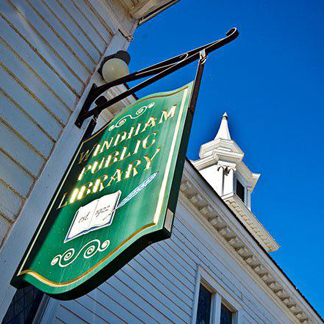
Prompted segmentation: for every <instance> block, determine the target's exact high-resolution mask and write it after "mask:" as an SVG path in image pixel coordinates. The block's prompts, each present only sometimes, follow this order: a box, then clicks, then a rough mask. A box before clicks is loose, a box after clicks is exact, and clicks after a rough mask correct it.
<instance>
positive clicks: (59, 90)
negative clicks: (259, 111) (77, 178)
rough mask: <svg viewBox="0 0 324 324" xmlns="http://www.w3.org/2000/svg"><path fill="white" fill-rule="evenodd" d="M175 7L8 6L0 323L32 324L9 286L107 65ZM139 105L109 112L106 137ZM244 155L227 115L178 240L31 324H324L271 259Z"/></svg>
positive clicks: (181, 210) (71, 0)
mask: <svg viewBox="0 0 324 324" xmlns="http://www.w3.org/2000/svg"><path fill="white" fill-rule="evenodd" d="M174 2H176V1H173V2H170V3H169V2H168V1H161V0H160V1H159V0H155V1H154V0H120V1H117V0H78V1H76V0H51V1H46V0H25V1H21V0H20V1H19V0H3V1H2V2H1V5H0V73H1V79H0V80H1V81H0V96H1V99H0V197H1V198H0V321H2V320H3V319H4V321H6V322H4V323H6V324H9V323H12V324H13V323H24V322H26V321H25V319H21V320H20V319H18V316H20V315H19V314H21V313H19V309H18V306H19V305H21V302H22V301H23V302H25V303H27V302H28V300H27V299H28V294H29V293H30V292H28V291H27V292H24V294H21V293H20V292H19V291H18V292H16V290H15V289H14V288H13V287H12V286H10V284H9V282H10V280H11V278H12V276H13V274H14V272H15V270H16V268H17V266H18V263H19V261H20V260H21V258H22V256H23V254H24V252H25V249H26V246H27V244H28V243H29V241H30V240H31V237H32V235H33V233H34V232H35V229H36V227H37V225H38V223H39V221H40V219H41V217H42V215H43V213H44V211H45V209H46V208H47V205H48V203H49V201H50V199H51V197H52V195H53V193H54V191H55V189H56V187H57V185H58V183H59V181H60V179H61V177H62V175H63V173H64V171H65V168H66V166H67V164H68V162H69V161H70V158H71V156H72V154H73V152H74V150H75V148H76V146H77V145H78V143H79V141H80V139H81V138H82V135H83V132H84V130H85V128H86V126H87V125H86V124H85V125H84V126H83V129H81V130H80V129H78V128H77V127H75V125H74V122H75V119H76V117H77V115H78V113H79V111H80V108H81V106H82V103H83V102H84V99H85V97H86V95H87V93H88V91H89V89H90V87H91V85H92V84H93V82H95V83H96V84H100V83H102V80H101V77H100V76H99V75H98V73H96V70H97V68H98V65H99V63H100V61H101V60H102V58H103V57H104V56H107V55H109V54H111V53H114V52H116V51H117V50H120V49H126V48H127V46H128V45H129V42H130V41H131V40H132V34H133V32H134V30H135V28H136V27H137V26H138V23H139V22H145V20H146V19H149V18H150V17H151V16H154V15H155V14H157V13H159V12H160V11H162V9H161V10H159V8H160V7H161V6H163V5H165V6H164V7H163V8H166V7H168V6H169V5H171V4H172V3H174ZM150 15H151V16H150ZM141 28H145V25H143V27H141ZM135 41H136V40H135ZM120 91H123V89H122V88H118V89H114V90H113V91H110V92H109V93H108V96H109V97H113V96H115V95H116V94H117V93H118V92H120ZM133 100H134V99H133V98H128V99H126V100H124V101H123V102H121V103H120V104H118V105H115V106H114V107H113V108H112V109H110V110H109V111H107V112H105V113H104V114H102V115H101V117H100V120H99V124H98V127H100V126H102V125H103V124H104V123H105V122H106V121H107V120H109V119H110V118H111V117H112V115H113V114H114V113H116V112H117V111H119V110H120V109H122V108H123V107H125V106H126V105H127V104H129V103H130V102H132V101H133ZM243 156H244V153H243V152H242V150H241V149H240V147H239V146H238V145H237V144H236V142H235V141H234V140H232V139H231V136H230V132H229V129H228V117H227V115H224V116H223V118H222V121H221V125H220V128H219V131H218V133H217V135H216V137H215V139H214V140H212V141H210V142H208V143H206V144H204V145H202V147H201V150H200V159H199V160H198V161H196V162H190V161H187V162H186V164H185V169H184V174H183V178H182V184H181V191H180V196H179V201H178V206H177V211H176V215H175V221H174V228H173V234H172V237H171V238H170V239H168V240H165V241H162V242H159V243H156V244H153V245H152V246H150V247H149V248H147V249H146V250H144V251H143V252H142V253H140V254H139V255H138V256H137V257H136V258H134V259H133V260H132V261H131V262H129V263H128V264H127V265H126V266H124V267H123V268H122V269H121V270H120V271H118V272H117V273H116V274H115V275H114V276H113V277H112V278H110V279H109V280H108V281H107V282H105V283H104V284H102V285H101V286H99V287H98V288H97V289H95V290H93V291H92V292H90V293H89V294H87V295H86V296H84V297H81V298H79V299H76V300H73V301H57V300H54V299H52V298H49V297H47V296H41V297H42V299H41V300H40V303H38V304H37V305H38V309H37V312H36V317H35V318H34V320H33V322H34V323H35V324H36V323H68V324H78V323H80V324H91V323H102V324H106V323H131V324H133V323H134V324H137V323H147V324H151V323H163V324H164V323H176V324H178V323H188V324H189V323H192V324H195V323H199V324H202V323H208V319H209V323H213V324H220V323H221V324H225V323H231V324H241V323H244V324H247V323H249V324H252V323H267V324H270V323H271V324H275V323H280V324H287V323H295V324H300V323H303V324H310V323H312V324H318V323H323V320H322V319H321V318H320V316H319V315H318V314H317V313H316V311H315V310H314V309H313V308H312V306H311V305H310V304H309V303H308V302H307V300H306V299H305V298H304V297H303V296H302V294H301V293H300V292H299V291H298V290H297V289H296V287H295V286H294V285H293V283H292V282H291V281H290V280H289V278H287V276H286V275H285V274H284V273H283V271H282V270H281V269H280V268H279V267H278V265H277V264H276V263H275V262H274V261H273V259H272V258H271V255H270V254H271V251H274V250H276V249H278V248H279V245H278V244H277V242H276V241H275V239H274V238H273V237H272V236H271V235H270V234H269V233H268V232H267V231H266V229H265V228H264V227H263V226H262V224H261V223H260V222H259V221H258V219H257V217H256V216H255V215H254V214H253V213H252V211H251V194H252V191H253V190H254V187H255V185H256V183H257V181H258V178H259V175H258V174H255V173H253V172H251V171H250V170H249V168H248V167H247V166H246V165H245V163H244V162H243ZM296 240H297V238H296ZM202 287H204V288H202ZM14 296H15V297H14ZM203 296H204V299H202V297H203ZM13 297H14V301H16V308H15V307H13V306H9V305H10V303H11V301H12V299H13ZM11 305H13V304H11ZM17 309H18V310H17ZM16 311H17V314H18V315H17V316H16V315H15V312H16ZM10 312H11V314H10ZM11 315H12V317H10V316H11ZM204 316H205V317H206V318H208V319H207V320H206V321H205V322H203V320H204V319H203V317H204ZM197 317H199V320H197ZM14 318H15V319H14ZM230 318H231V319H230ZM14 320H16V322H15V321H14Z"/></svg>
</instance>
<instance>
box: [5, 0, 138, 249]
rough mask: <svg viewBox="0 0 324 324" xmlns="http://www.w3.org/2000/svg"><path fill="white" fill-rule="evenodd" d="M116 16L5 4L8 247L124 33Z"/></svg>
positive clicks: (105, 5) (89, 7) (32, 1)
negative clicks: (19, 219)
mask: <svg viewBox="0 0 324 324" xmlns="http://www.w3.org/2000/svg"><path fill="white" fill-rule="evenodd" d="M96 1H99V2H100V4H99V6H97V5H96ZM98 10H101V12H100V13H99V12H98ZM109 10H111V9H110V6H109V1H104V2H101V1H100V0H95V1H93V2H89V1H88V0H85V1H83V0H78V1H74V0H53V1H46V0H26V1H21V0H3V1H1V5H0V80H1V83H0V226H1V227H0V228H1V229H0V247H1V244H2V243H3V240H4V238H5V237H6V235H7V233H8V230H9V229H10V227H11V226H12V224H13V223H14V221H15V220H16V218H17V216H18V214H19V212H20V210H21V208H22V206H23V203H24V201H25V200H26V198H28V195H29V193H30V191H31V189H32V187H33V184H34V183H35V181H36V180H37V178H38V177H39V175H40V173H41V171H42V169H43V166H44V164H45V163H46V161H47V160H48V159H49V157H50V155H51V153H52V151H53V149H54V147H55V143H56V142H57V140H58V139H59V138H60V136H61V134H62V131H63V129H64V127H65V126H66V124H67V123H68V121H69V118H70V115H71V113H72V112H73V110H74V109H75V107H76V105H77V103H78V100H79V98H80V97H81V95H82V93H83V90H84V89H85V87H86V85H87V84H88V82H89V80H90V78H91V76H92V74H93V73H94V71H95V70H96V68H97V66H98V63H99V61H100V59H101V57H102V55H103V53H104V52H105V51H106V49H107V47H108V45H109V44H110V41H111V40H112V37H113V35H114V32H113V30H114V31H116V30H118V28H117V27H116V26H115V27H114V29H113V28H112V27H110V26H114V24H115V22H113V21H112V20H111V19H110V17H111V16H110V15H111V14H109ZM127 19H129V20H130V18H129V17H128V18H127ZM127 19H126V20H127ZM132 23H134V21H132ZM121 37H122V36H121Z"/></svg>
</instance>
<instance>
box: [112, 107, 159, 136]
mask: <svg viewBox="0 0 324 324" xmlns="http://www.w3.org/2000/svg"><path fill="white" fill-rule="evenodd" d="M154 105H155V103H154V102H151V103H150V104H148V105H147V106H142V107H141V108H139V109H138V110H137V111H136V112H135V116H132V115H126V116H124V117H123V118H121V119H119V120H118V122H117V123H116V124H115V125H111V126H110V127H109V130H110V131H112V130H113V129H114V128H118V127H120V126H122V125H124V124H125V123H126V121H127V118H130V119H136V118H138V117H140V116H142V115H143V114H144V112H145V111H146V110H147V109H150V108H152V107H153V106H154Z"/></svg>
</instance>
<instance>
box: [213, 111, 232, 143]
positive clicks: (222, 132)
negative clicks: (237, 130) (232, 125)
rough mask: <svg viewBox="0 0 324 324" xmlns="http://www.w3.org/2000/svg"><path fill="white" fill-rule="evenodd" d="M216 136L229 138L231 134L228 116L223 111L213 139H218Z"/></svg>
mask: <svg viewBox="0 0 324 324" xmlns="http://www.w3.org/2000/svg"><path fill="white" fill-rule="evenodd" d="M218 138H223V139H227V140H231V134H230V132H229V129H228V116H227V114H226V113H224V115H223V117H222V121H221V124H220V127H219V130H218V132H217V135H216V137H215V139H218Z"/></svg>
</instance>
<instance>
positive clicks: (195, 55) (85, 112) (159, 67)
mask: <svg viewBox="0 0 324 324" xmlns="http://www.w3.org/2000/svg"><path fill="white" fill-rule="evenodd" d="M238 34H239V33H238V30H237V28H232V29H230V30H229V31H228V32H227V33H226V37H224V38H221V39H219V40H217V41H214V42H212V43H209V44H206V45H204V46H201V47H198V48H196V49H193V50H191V51H189V52H186V53H183V54H180V55H178V56H175V57H173V58H170V59H168V60H165V61H163V62H160V63H157V64H154V65H152V66H150V67H147V68H144V69H142V70H140V71H137V72H134V73H131V74H129V75H127V76H125V77H122V78H120V79H117V80H115V81H112V82H109V83H107V84H104V85H102V86H100V87H92V88H91V90H90V92H89V94H88V97H87V99H86V100H85V102H84V104H83V107H82V109H81V112H80V114H79V116H78V118H77V120H76V122H75V124H76V125H77V126H78V127H81V125H82V123H83V121H84V120H85V119H87V118H89V117H90V116H95V118H96V117H98V116H99V114H100V113H101V112H102V111H103V110H104V109H106V108H108V107H110V106H111V105H113V104H115V103H117V102H118V101H120V100H122V99H125V98H126V97H128V96H130V95H132V94H134V93H135V92H136V91H139V90H141V89H143V88H145V87H147V86H148V85H150V84H152V83H154V82H156V81H158V80H160V79H162V78H163V77H165V76H167V75H169V74H171V73H173V72H174V71H177V70H178V69H180V68H182V67H184V66H186V65H188V64H190V63H191V62H193V61H196V60H199V59H200V52H201V51H205V53H206V55H208V54H209V53H211V52H213V51H215V50H216V49H218V48H220V47H222V46H224V45H226V44H228V43H230V42H231V41H232V40H234V39H235V38H236V37H237V36H238ZM152 75H153V77H151V78H149V79H147V80H145V81H143V82H141V83H139V84H137V85H136V86H134V87H133V88H131V89H128V90H126V91H124V92H123V93H121V94H120V95H118V96H116V97H114V98H112V99H110V100H107V99H106V98H104V97H102V98H100V99H101V100H96V99H97V98H98V97H99V96H100V95H101V94H103V93H104V92H105V91H107V90H109V89H110V88H112V87H114V86H117V85H120V84H123V83H126V82H130V81H134V80H138V79H142V78H145V77H148V76H152ZM94 101H96V104H97V106H96V107H94V108H93V109H91V110H89V109H90V106H91V105H92V103H93V102H94Z"/></svg>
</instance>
